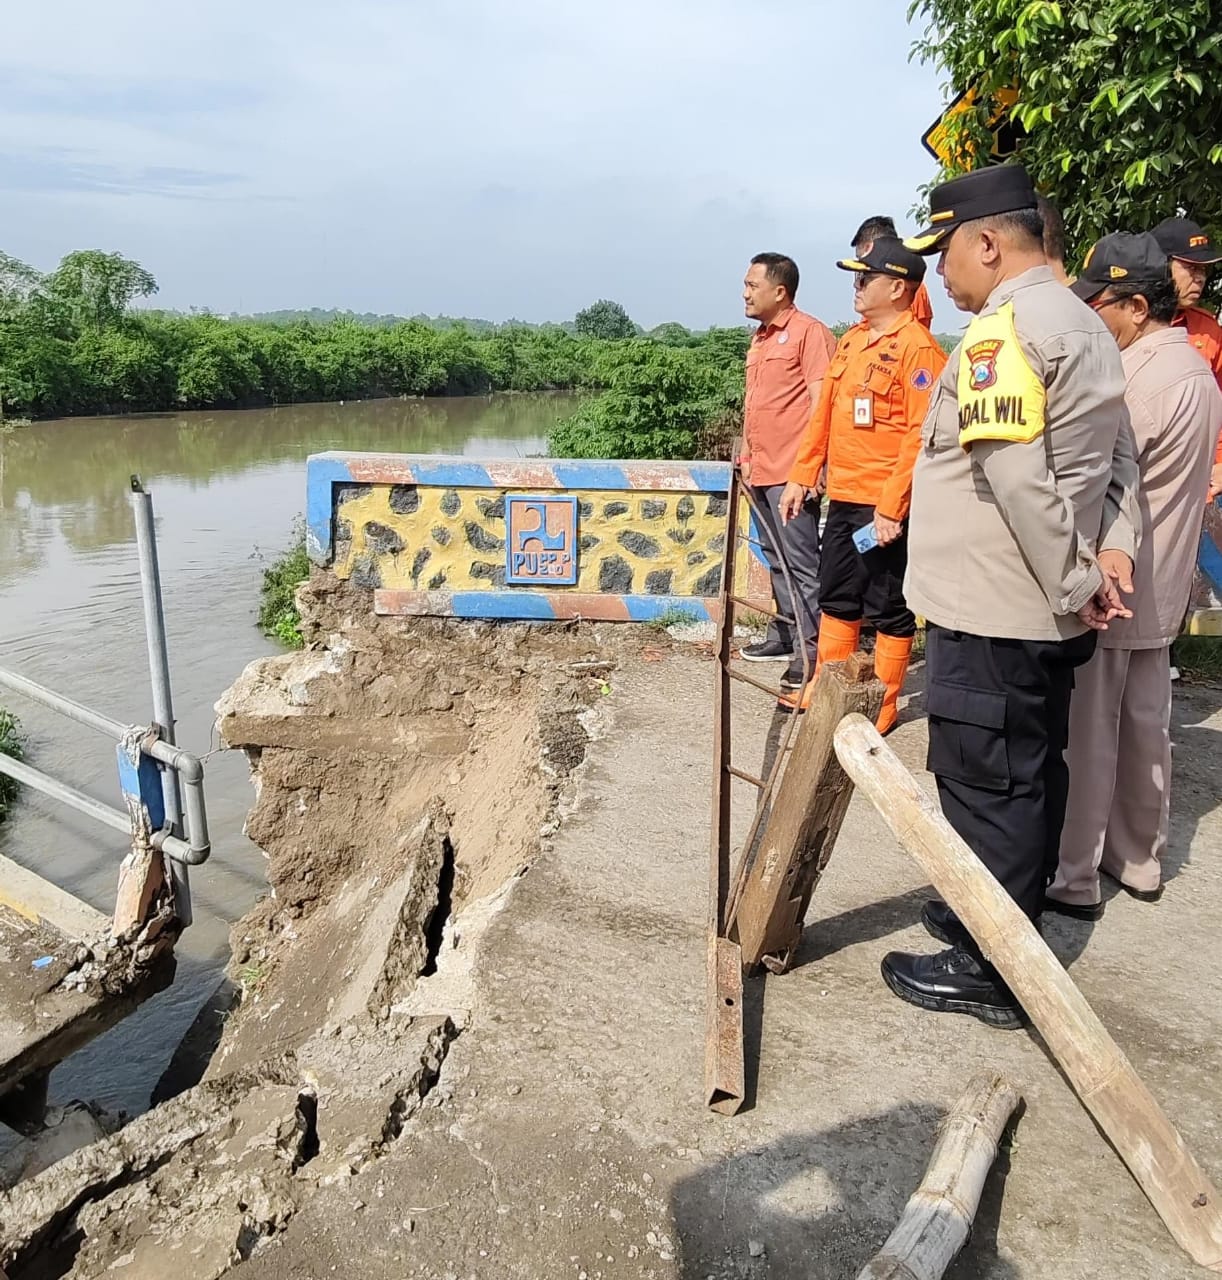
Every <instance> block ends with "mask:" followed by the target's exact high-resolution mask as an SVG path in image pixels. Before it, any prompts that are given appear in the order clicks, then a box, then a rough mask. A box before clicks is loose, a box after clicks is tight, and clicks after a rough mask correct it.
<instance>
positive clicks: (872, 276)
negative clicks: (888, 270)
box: [853, 271, 883, 291]
mask: <svg viewBox="0 0 1222 1280" xmlns="http://www.w3.org/2000/svg"><path fill="white" fill-rule="evenodd" d="M882 275H883V273H882V272H881V271H861V272H858V274H857V275H855V276H854V277H853V288H854V289H856V290H858V291H860V290H862V289H864V288H865V287H866V285H868V284H869V283H870V282H871V281H872V280H878V279H880V278H881V277H882Z"/></svg>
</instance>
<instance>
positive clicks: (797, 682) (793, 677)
mask: <svg viewBox="0 0 1222 1280" xmlns="http://www.w3.org/2000/svg"><path fill="white" fill-rule="evenodd" d="M810 674H811V676H812V678H813V676H814V674H815V664H814V663H813V662H812V663H811V665H810ZM803 675H804V671H803V667H802V658H801V655H798V656H797V657H795V658H794V660H793V661H792V662H791V663H790V664H789V666H788V667H786V669H785V674H784V675H783V676H782V677H781V688H782V689H801V688H803V687H804V686H805V684H806V681H805V680H804V679H803Z"/></svg>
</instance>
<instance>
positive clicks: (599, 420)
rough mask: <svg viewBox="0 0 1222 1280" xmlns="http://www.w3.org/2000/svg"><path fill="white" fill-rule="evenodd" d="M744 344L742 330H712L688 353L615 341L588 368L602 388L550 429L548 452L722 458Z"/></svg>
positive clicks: (736, 411) (734, 422) (731, 429)
mask: <svg viewBox="0 0 1222 1280" xmlns="http://www.w3.org/2000/svg"><path fill="white" fill-rule="evenodd" d="M749 341H750V334H749V332H748V331H747V330H745V329H715V330H711V331H710V332H709V333H708V334H707V335H706V337H705V341H704V342H703V343H702V344H701V345H700V346H699V347H694V348H684V347H669V346H666V345H664V344H662V343H660V342H656V341H651V340H649V339H637V340H635V341H631V342H624V343H617V344H616V345H615V346H614V347H611V348H609V349H608V350H607V351H605V352H604V353H603V355H602V357H601V358H600V360H599V361H598V363H597V365H596V370H595V372H596V378H597V380H598V382H599V383H600V384H601V385H603V386H605V388H606V390H604V391H603V392H602V394H601V395H599V396H597V397H595V398H594V399H592V400H590V401H588V402H587V403H585V404H583V405H582V406H581V408H579V409H578V410H577V412H576V413H575V414H574V415H573V416H572V417H570V418H566V419H565V420H564V421H563V422H561V423H560V424H559V425H558V426H557V427H556V429H555V431H553V432H552V435H551V438H550V439H549V441H548V448H549V450H550V451H551V452H552V453H553V454H555V455H557V456H559V457H572V458H695V457H713V456H725V454H726V449H727V447H728V444H729V439H730V437H731V436H732V435H733V434H734V433H735V430H736V428H737V427H738V426H739V425H740V424H741V420H742V416H741V415H742V411H741V406H742V393H743V358H744V356H745V354H746V348H747V344H748V342H749Z"/></svg>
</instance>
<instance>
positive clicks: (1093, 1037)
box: [836, 716, 1222, 1271]
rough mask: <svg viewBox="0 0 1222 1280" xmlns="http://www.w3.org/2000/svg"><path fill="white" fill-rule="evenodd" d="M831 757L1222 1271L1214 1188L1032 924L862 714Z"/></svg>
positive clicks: (1190, 1241) (1194, 1247)
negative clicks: (842, 769)
mask: <svg viewBox="0 0 1222 1280" xmlns="http://www.w3.org/2000/svg"><path fill="white" fill-rule="evenodd" d="M836 753H837V755H838V756H839V758H840V761H841V763H842V764H843V765H844V768H845V770H846V771H847V772H848V774H849V775H850V777H852V779H853V781H854V782H855V783H856V784H857V786H858V787H860V788H861V790H862V791H863V792H864V793H865V794H866V795H867V796H868V797H869V799H870V800H871V802H872V803H873V804H874V806H875V808H877V809H878V811H879V813H880V814H881V815H882V816H883V818H884V820H885V821H886V823H887V825H888V826H889V827H890V828H891V830H892V831H893V832H894V834H895V837H896V839H897V840H898V841H899V842H900V844H902V845H903V846H904V848H905V849H907V850H908V852H909V853H911V854H912V855H913V857H914V858H916V860H917V861H918V862H919V863H920V864H921V867H922V868H923V870H924V871H925V874H926V875H927V876H928V877H929V878H930V880H931V881H932V882H933V885H934V888H935V889H937V891H938V892H939V893H940V894H941V895H942V897H943V899H944V900H945V901H946V903H947V904H948V905H949V906H950V907H951V908H952V910H954V912H955V913H956V914H957V915H958V917H959V919H960V920H961V921H962V922H963V924H964V925H965V926H966V928H967V929H968V930H969V932H970V933H971V935H972V937H973V938H975V939H976V941H977V943H978V944H979V945H980V947H981V949H982V950H983V952H984V954H985V955H986V956H987V957H988V959H989V961H990V963H992V964H993V965H994V966H995V967H996V969H997V971H998V972H999V973H1000V974H1001V976H1002V978H1003V979H1004V980H1005V981H1006V983H1008V984H1009V986H1010V989H1011V990H1012V991H1013V992H1014V994H1015V995H1016V996H1017V997H1018V999H1019V1001H1020V1002H1021V1004H1022V1006H1023V1008H1024V1010H1025V1011H1026V1013H1027V1016H1028V1017H1029V1018H1030V1019H1031V1021H1032V1023H1034V1025H1035V1027H1036V1029H1037V1030H1038V1031H1039V1033H1040V1035H1042V1036H1043V1038H1044V1041H1045V1043H1046V1044H1047V1046H1048V1049H1049V1052H1050V1053H1051V1054H1052V1055H1053V1057H1054V1058H1055V1059H1056V1060H1057V1062H1058V1063H1059V1064H1060V1066H1061V1069H1062V1071H1063V1072H1064V1073H1065V1075H1066V1077H1067V1078H1068V1080H1069V1082H1070V1083H1071V1084H1072V1085H1073V1087H1074V1089H1075V1090H1076V1091H1077V1094H1078V1097H1079V1098H1080V1099H1081V1100H1082V1102H1083V1104H1084V1105H1085V1106H1086V1107H1087V1108H1088V1110H1089V1111H1090V1113H1091V1115H1092V1116H1094V1118H1095V1121H1096V1122H1097V1124H1098V1125H1099V1127H1100V1128H1101V1129H1102V1130H1103V1132H1104V1134H1105V1135H1106V1136H1107V1139H1108V1141H1109V1142H1111V1144H1112V1146H1113V1147H1115V1149H1116V1151H1117V1152H1118V1153H1119V1155H1120V1158H1121V1159H1122V1160H1123V1161H1124V1162H1125V1164H1126V1165H1127V1166H1128V1168H1129V1171H1130V1172H1131V1173H1132V1175H1133V1177H1134V1178H1136V1179H1137V1182H1138V1184H1139V1185H1140V1187H1141V1189H1142V1190H1143V1191H1144V1192H1145V1193H1146V1195H1147V1197H1149V1200H1150V1203H1151V1204H1152V1205H1153V1206H1154V1208H1155V1210H1156V1211H1157V1212H1158V1214H1159V1216H1160V1217H1161V1218H1162V1220H1163V1222H1164V1223H1165V1225H1166V1227H1167V1230H1168V1231H1170V1232H1171V1234H1172V1236H1174V1237H1175V1239H1176V1241H1177V1242H1178V1243H1179V1244H1180V1246H1181V1247H1182V1248H1183V1249H1184V1251H1185V1252H1186V1253H1187V1254H1188V1255H1189V1256H1190V1257H1191V1258H1192V1260H1193V1261H1194V1262H1196V1263H1197V1264H1199V1265H1200V1266H1203V1267H1208V1268H1209V1269H1210V1270H1212V1271H1222V1213H1220V1211H1219V1208H1220V1203H1219V1200H1218V1193H1217V1191H1216V1190H1215V1189H1214V1187H1213V1185H1212V1183H1211V1182H1210V1180H1209V1178H1208V1177H1206V1175H1205V1173H1204V1172H1203V1170H1202V1169H1201V1167H1200V1165H1198V1164H1197V1162H1196V1160H1195V1159H1194V1158H1193V1155H1192V1153H1191V1152H1190V1151H1189V1150H1188V1148H1187V1146H1186V1145H1185V1143H1184V1140H1183V1138H1181V1137H1180V1135H1179V1133H1178V1132H1177V1131H1176V1128H1175V1126H1174V1125H1173V1124H1172V1123H1171V1122H1170V1120H1168V1119H1167V1117H1166V1115H1164V1113H1163V1110H1162V1108H1161V1107H1160V1106H1159V1105H1158V1103H1157V1101H1155V1099H1154V1096H1153V1095H1152V1094H1151V1093H1150V1091H1149V1089H1147V1088H1146V1086H1145V1084H1144V1083H1143V1082H1142V1080H1141V1077H1140V1076H1139V1075H1138V1074H1137V1072H1136V1071H1135V1070H1134V1068H1133V1064H1132V1063H1131V1062H1130V1061H1129V1060H1128V1058H1127V1057H1126V1056H1125V1055H1124V1053H1123V1052H1122V1051H1121V1049H1120V1047H1119V1046H1118V1045H1117V1044H1116V1042H1115V1041H1114V1040H1113V1039H1112V1037H1111V1036H1110V1035H1109V1034H1108V1032H1107V1029H1106V1028H1105V1027H1104V1025H1103V1023H1102V1022H1100V1021H1099V1019H1098V1017H1097V1016H1096V1015H1095V1012H1094V1010H1092V1009H1091V1007H1090V1005H1088V1004H1087V1003H1086V1000H1085V999H1084V998H1083V996H1082V993H1081V992H1080V991H1079V990H1078V988H1077V987H1076V986H1075V985H1074V983H1073V980H1072V979H1071V978H1070V976H1069V975H1068V974H1067V973H1066V972H1065V970H1064V969H1063V968H1062V967H1061V965H1060V963H1059V962H1058V960H1057V958H1056V956H1054V955H1053V954H1052V952H1051V951H1050V950H1049V949H1048V946H1047V944H1046V943H1045V942H1044V940H1043V938H1042V937H1040V935H1039V932H1038V931H1037V930H1036V928H1035V926H1034V925H1033V924H1032V923H1031V921H1030V920H1028V919H1027V917H1026V915H1024V913H1023V912H1022V911H1020V910H1019V909H1018V907H1017V905H1016V904H1015V902H1014V900H1013V899H1012V898H1011V897H1010V895H1009V894H1008V893H1006V891H1005V890H1004V889H1003V888H1002V887H1001V885H1000V884H999V883H998V882H997V880H996V879H995V878H994V876H993V875H992V873H991V872H990V871H989V870H988V868H987V867H985V866H984V864H983V863H982V862H981V861H980V859H979V858H977V857H976V855H975V854H974V853H973V852H972V851H971V849H969V848H968V846H967V845H966V844H965V843H964V841H963V840H962V839H961V838H960V836H959V835H958V834H957V833H956V832H955V830H954V829H953V828H952V827H951V825H950V823H949V822H947V821H946V819H945V818H944V817H943V816H942V814H941V813H940V812H939V810H938V808H937V806H936V804H935V803H934V801H933V799H932V798H931V797H930V796H929V795H927V794H926V792H925V791H924V790H923V789H922V788H921V786H920V785H919V784H918V783H917V781H916V779H915V778H913V776H912V774H910V773H909V772H908V770H907V769H906V768H905V767H904V765H903V764H902V763H901V762H900V760H899V758H898V757H897V756H896V754H895V753H894V752H893V751H892V750H891V749H890V748H889V747H888V746H887V744H886V743H885V742H884V741H883V739H882V737H881V736H880V735H879V733H878V730H877V729H875V727H874V725H873V724H872V723H871V721H870V720H869V719H867V718H866V717H864V716H850V717H849V718H848V719H846V720H844V721H843V722H842V723H841V725H840V727H839V728H838V729H837V730H836Z"/></svg>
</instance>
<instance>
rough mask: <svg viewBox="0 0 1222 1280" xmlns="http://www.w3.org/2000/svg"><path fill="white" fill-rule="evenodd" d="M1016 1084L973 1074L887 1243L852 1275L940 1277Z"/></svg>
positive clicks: (874, 1279)
mask: <svg viewBox="0 0 1222 1280" xmlns="http://www.w3.org/2000/svg"><path fill="white" fill-rule="evenodd" d="M1019 1101H1020V1095H1019V1093H1018V1090H1017V1089H1015V1088H1014V1086H1013V1085H1012V1084H1010V1082H1009V1081H1008V1080H1007V1079H1006V1078H1005V1077H1004V1076H1002V1075H999V1074H998V1073H997V1072H995V1071H991V1072H982V1073H981V1074H980V1075H978V1076H976V1077H975V1078H974V1079H973V1080H972V1082H971V1084H969V1085H968V1087H967V1090H966V1091H965V1092H964V1094H963V1096H962V1097H961V1098H960V1099H959V1100H958V1102H956V1103H955V1105H954V1106H953V1107H952V1108H951V1110H950V1114H949V1115H948V1116H947V1117H946V1120H945V1121H944V1122H943V1124H942V1126H941V1129H940V1130H939V1133H938V1142H937V1145H936V1146H935V1147H934V1150H933V1155H932V1156H931V1157H930V1161H929V1168H928V1169H927V1170H926V1171H925V1176H924V1177H923V1178H922V1179H921V1184H920V1186H918V1187H917V1189H916V1190H915V1191H914V1192H913V1193H912V1196H911V1197H910V1198H909V1200H908V1203H907V1205H906V1206H905V1207H904V1212H903V1214H902V1215H901V1216H900V1220H899V1222H898V1224H897V1225H896V1228H895V1230H894V1231H893V1232H892V1233H891V1234H890V1235H889V1236H888V1237H887V1242H886V1244H884V1245H883V1247H882V1249H881V1250H880V1251H879V1252H878V1253H877V1254H876V1255H875V1256H874V1257H873V1258H872V1259H871V1260H870V1261H869V1262H868V1263H867V1264H866V1266H865V1268H864V1270H862V1271H861V1272H860V1273H859V1274H858V1276H857V1280H939V1277H940V1276H942V1275H943V1274H944V1273H945V1271H946V1268H947V1267H948V1266H950V1264H951V1261H952V1260H953V1259H954V1257H955V1256H956V1254H958V1252H959V1250H960V1249H962V1248H963V1246H964V1244H965V1243H966V1242H967V1238H968V1236H969V1235H970V1234H971V1229H972V1222H973V1220H974V1219H975V1217H976V1210H977V1209H978V1208H979V1207H980V1193H981V1192H982V1191H983V1190H984V1180H985V1178H986V1177H987V1176H988V1173H989V1170H990V1169H991V1168H992V1167H993V1161H994V1160H996V1159H997V1147H998V1144H999V1143H1000V1141H1001V1135H1002V1133H1003V1131H1004V1130H1005V1127H1006V1124H1007V1123H1008V1122H1009V1119H1010V1117H1011V1116H1012V1115H1013V1114H1014V1109H1015V1108H1016V1107H1017V1106H1018V1104H1019Z"/></svg>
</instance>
